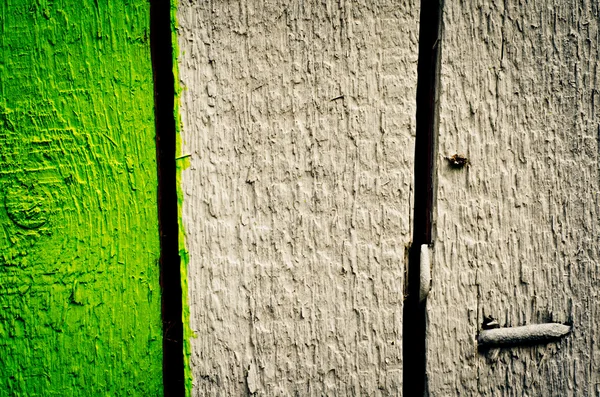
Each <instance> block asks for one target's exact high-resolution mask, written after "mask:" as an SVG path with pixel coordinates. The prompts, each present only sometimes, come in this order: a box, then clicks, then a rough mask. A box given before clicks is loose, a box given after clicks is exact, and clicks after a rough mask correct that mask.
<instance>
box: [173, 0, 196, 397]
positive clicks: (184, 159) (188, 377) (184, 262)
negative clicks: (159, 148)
mask: <svg viewBox="0 0 600 397" xmlns="http://www.w3.org/2000/svg"><path fill="white" fill-rule="evenodd" d="M177 7H178V0H172V1H171V42H172V45H173V78H174V92H175V98H174V101H173V117H174V119H175V156H176V157H175V164H176V165H175V166H176V176H175V178H176V182H177V219H178V225H179V234H178V236H179V239H178V241H179V247H178V248H179V258H180V273H181V309H182V310H181V320H182V322H183V368H184V369H183V371H184V382H185V395H186V396H187V397H191V395H192V381H193V378H192V370H191V363H190V359H191V355H192V346H191V338H193V337H194V336H195V335H194V333H193V332H192V329H191V327H190V306H189V300H188V291H189V289H188V280H187V279H188V277H187V275H188V264H189V254H188V251H187V245H186V243H185V237H186V233H185V226H184V224H183V186H182V184H181V175H182V173H183V170H185V169H186V168H188V167H189V166H190V159H189V156H185V155H184V154H183V138H182V136H181V126H182V123H181V114H180V104H181V91H182V87H181V85H180V83H179V63H178V56H179V42H178V40H177V30H178V29H179V23H178V21H177Z"/></svg>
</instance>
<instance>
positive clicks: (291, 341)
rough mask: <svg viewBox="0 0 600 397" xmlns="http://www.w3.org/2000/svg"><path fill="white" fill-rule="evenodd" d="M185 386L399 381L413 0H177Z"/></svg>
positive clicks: (308, 386) (383, 386) (389, 391)
mask: <svg viewBox="0 0 600 397" xmlns="http://www.w3.org/2000/svg"><path fill="white" fill-rule="evenodd" d="M178 19H179V23H180V26H181V27H180V30H179V45H180V49H181V54H182V55H181V56H180V59H179V62H180V65H179V67H180V73H181V81H182V85H183V86H184V91H183V94H182V119H183V137H184V154H190V155H191V157H190V162H191V166H190V168H188V169H187V170H185V171H184V172H183V181H182V183H183V190H184V193H185V196H184V210H183V217H184V223H185V228H186V233H187V237H186V239H187V243H188V249H189V254H190V263H189V283H190V296H189V300H190V305H191V328H192V330H193V331H194V332H195V333H196V335H197V338H196V339H194V340H193V341H192V347H193V351H192V371H193V375H194V393H193V394H194V395H196V396H203V395H224V396H225V395H244V394H246V393H256V394H258V395H270V396H273V395H294V394H297V395H379V394H383V395H397V394H399V393H401V378H402V362H401V359H402V351H401V350H402V349H401V342H402V335H401V331H402V323H401V318H402V301H403V280H404V277H403V272H404V269H405V267H406V263H405V251H406V247H407V245H408V243H409V236H410V230H409V229H410V214H411V205H410V197H411V185H412V168H413V161H412V156H413V151H414V145H413V142H414V136H413V135H414V127H415V126H414V117H415V93H416V87H415V84H416V66H417V65H416V60H417V50H416V49H417V39H418V38H417V35H418V4H417V3H416V1H392V0H381V1H366V0H365V1H357V2H346V1H339V2H338V1H273V0H271V1H250V0H248V1H228V2H224V1H213V2H209V1H191V2H188V1H186V2H182V3H181V5H180V8H179V12H178Z"/></svg>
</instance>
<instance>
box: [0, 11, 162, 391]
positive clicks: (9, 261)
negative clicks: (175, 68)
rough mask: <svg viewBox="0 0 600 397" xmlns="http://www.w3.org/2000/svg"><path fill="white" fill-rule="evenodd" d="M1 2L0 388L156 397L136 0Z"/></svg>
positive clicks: (148, 146)
mask: <svg viewBox="0 0 600 397" xmlns="http://www.w3.org/2000/svg"><path fill="white" fill-rule="evenodd" d="M109 3H110V5H106V2H96V1H92V0H89V1H88V0H82V1H77V2H72V1H48V2H46V1H23V0H3V1H0V15H1V17H0V30H1V33H0V76H1V77H0V225H1V226H0V374H1V375H0V395H3V396H90V395H111V396H117V395H119V396H124V395H143V396H158V395H162V375H161V364H162V353H161V346H162V343H161V334H162V333H161V319H160V288H159V284H158V264H157V260H158V256H159V242H158V230H157V229H158V226H157V225H158V223H157V208H156V190H157V182H156V164H155V157H156V153H155V143H154V118H153V113H152V112H153V90H152V70H151V64H150V52H149V43H148V28H149V26H148V24H149V15H148V11H149V6H148V4H147V2H145V1H137V0H133V1H128V2H127V4H126V5H125V4H122V3H121V2H109Z"/></svg>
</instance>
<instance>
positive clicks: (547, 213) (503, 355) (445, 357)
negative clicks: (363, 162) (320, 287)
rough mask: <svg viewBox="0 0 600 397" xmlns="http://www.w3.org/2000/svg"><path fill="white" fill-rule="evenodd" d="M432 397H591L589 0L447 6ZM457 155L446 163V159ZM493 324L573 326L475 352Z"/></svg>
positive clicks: (594, 325) (595, 284) (593, 85)
mask: <svg viewBox="0 0 600 397" xmlns="http://www.w3.org/2000/svg"><path fill="white" fill-rule="evenodd" d="M445 7H446V8H445V10H444V19H443V20H444V22H443V24H444V26H443V29H444V39H443V42H442V45H443V47H442V53H443V60H442V77H441V84H442V94H441V119H440V141H439V142H440V153H439V156H440V157H439V169H438V175H439V181H438V183H439V186H438V205H437V225H436V230H437V238H436V239H435V248H434V259H433V264H432V267H433V289H432V291H431V293H430V295H429V302H428V311H429V314H428V335H427V343H428V350H427V354H428V381H429V388H430V393H431V395H434V396H449V395H482V396H491V395H499V396H525V395H529V396H572V395H577V396H587V395H595V394H596V393H598V392H599V391H600V390H598V387H599V386H598V384H599V382H600V379H599V377H598V374H599V371H598V368H599V365H600V351H599V348H598V331H597V330H598V320H599V318H598V309H599V307H598V305H599V303H598V291H599V290H600V289H599V287H600V284H599V277H600V255H599V251H598V242H599V241H598V237H599V230H598V221H599V217H598V203H599V201H598V200H599V197H598V191H599V190H600V189H599V183H598V139H599V135H598V131H599V129H598V111H599V109H598V102H599V98H598V71H597V69H598V66H597V65H598V63H599V55H598V33H599V32H598V21H599V20H600V14H599V9H598V5H597V3H595V2H590V1H584V0H570V1H568V0H560V1H559V0H554V1H545V0H544V1H542V0H535V1H527V2H504V3H503V2H498V1H487V0H486V1H482V0H480V1H470V2H467V1H460V2H451V1H447V2H446V5H445ZM455 153H462V154H465V155H466V156H467V157H468V159H469V165H467V166H466V167H464V168H461V169H455V168H452V167H450V165H449V164H448V162H447V161H445V160H444V159H443V157H444V156H452V155H453V154H455ZM485 316H491V317H493V318H495V319H496V320H497V321H498V323H499V324H500V326H502V327H505V326H506V327H509V326H519V325H527V324H532V323H543V322H550V321H553V322H560V323H565V322H566V323H572V324H573V332H572V333H571V334H569V335H568V336H567V337H565V338H563V339H561V340H560V341H559V342H553V343H550V344H548V345H541V346H535V347H519V348H510V349H501V350H498V349H492V350H490V351H489V352H487V353H486V354H479V353H478V352H477V343H476V338H477V332H478V330H479V329H480V328H481V324H482V323H483V322H484V317H485Z"/></svg>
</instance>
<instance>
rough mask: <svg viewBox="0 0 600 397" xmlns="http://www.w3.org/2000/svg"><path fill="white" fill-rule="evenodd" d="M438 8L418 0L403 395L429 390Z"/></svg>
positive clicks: (437, 3) (433, 1)
mask: <svg viewBox="0 0 600 397" xmlns="http://www.w3.org/2000/svg"><path fill="white" fill-rule="evenodd" d="M442 7H443V0H421V16H420V26H419V60H418V66H417V116H416V119H417V127H416V141H415V168H414V178H415V179H414V191H415V193H414V195H415V196H414V214H413V238H412V244H411V248H410V252H409V259H408V280H407V298H406V301H405V302H404V314H403V349H402V351H403V360H402V361H403V368H404V369H403V394H404V396H411V397H412V396H424V395H427V394H428V393H427V380H426V371H425V369H426V356H425V331H426V312H425V308H426V306H425V305H426V302H419V281H420V277H419V276H420V247H421V245H422V244H431V243H432V241H433V227H432V224H433V209H434V203H435V186H436V184H435V173H436V171H435V166H436V156H437V131H438V117H439V115H438V87H439V74H440V58H441V16H442Z"/></svg>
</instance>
